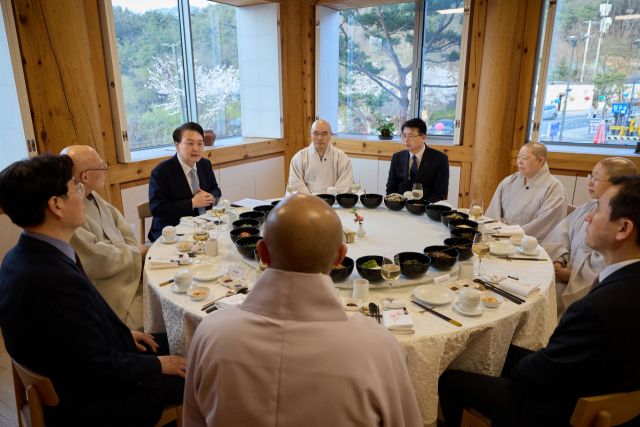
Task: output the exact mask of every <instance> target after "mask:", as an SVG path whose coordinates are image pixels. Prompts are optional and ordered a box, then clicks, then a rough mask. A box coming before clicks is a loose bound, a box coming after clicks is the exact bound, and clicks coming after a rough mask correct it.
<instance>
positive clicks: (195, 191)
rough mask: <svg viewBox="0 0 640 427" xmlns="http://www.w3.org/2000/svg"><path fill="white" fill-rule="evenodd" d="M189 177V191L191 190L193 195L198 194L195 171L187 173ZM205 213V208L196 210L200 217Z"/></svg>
mask: <svg viewBox="0 0 640 427" xmlns="http://www.w3.org/2000/svg"><path fill="white" fill-rule="evenodd" d="M189 175H190V176H191V189H192V190H193V195H194V196H195V195H196V194H198V178H197V177H196V170H195V169H193V168H191V172H189ZM205 212H206V210H205V208H198V213H199V214H200V215H202V214H204V213H205Z"/></svg>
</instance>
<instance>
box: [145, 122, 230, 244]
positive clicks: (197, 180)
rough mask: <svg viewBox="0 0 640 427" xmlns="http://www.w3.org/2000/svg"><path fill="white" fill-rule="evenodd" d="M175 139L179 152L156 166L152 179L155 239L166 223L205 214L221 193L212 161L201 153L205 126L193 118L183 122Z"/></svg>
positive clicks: (150, 184)
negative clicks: (194, 121)
mask: <svg viewBox="0 0 640 427" xmlns="http://www.w3.org/2000/svg"><path fill="white" fill-rule="evenodd" d="M173 142H174V144H175V146H176V150H177V151H178V153H177V154H176V155H175V156H173V157H172V158H170V159H169V160H165V161H164V162H162V163H160V164H159V165H158V166H156V167H155V168H154V169H153V170H152V171H151V178H150V179H149V208H150V209H151V215H153V221H152V222H151V230H149V240H150V241H152V242H155V241H156V240H157V239H158V238H159V237H160V236H161V235H162V229H163V228H164V227H167V226H170V225H173V226H175V225H178V224H179V223H180V218H181V217H183V216H198V215H202V214H203V213H205V212H206V210H207V209H210V208H211V206H212V205H213V204H214V201H216V200H219V199H220V196H221V195H222V193H221V192H220V187H218V183H217V182H216V177H215V175H214V174H213V170H212V169H211V162H210V161H209V160H207V159H205V158H203V157H202V152H203V151H204V130H202V127H201V126H200V125H199V124H197V123H193V122H188V123H185V124H183V125H182V126H180V127H179V128H177V129H176V130H175V131H174V132H173Z"/></svg>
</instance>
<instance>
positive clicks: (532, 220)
mask: <svg viewBox="0 0 640 427" xmlns="http://www.w3.org/2000/svg"><path fill="white" fill-rule="evenodd" d="M546 160H547V147H545V145H544V144H541V143H539V142H529V143H528V144H525V145H524V146H523V147H522V148H521V149H520V153H519V154H518V172H516V173H514V174H513V175H510V176H508V177H506V178H505V179H504V180H503V181H502V182H501V183H500V185H498V189H497V190H496V192H495V193H494V195H493V199H492V200H491V204H489V208H487V211H486V212H485V215H486V216H487V217H489V218H493V219H496V220H498V221H500V222H502V223H504V224H508V225H514V224H518V225H520V227H522V229H523V230H524V232H525V234H526V235H527V236H533V237H535V238H537V239H538V240H539V241H542V240H543V239H544V238H545V237H547V234H549V232H550V231H551V230H553V228H554V227H555V226H556V225H557V224H558V223H559V222H560V221H562V220H563V219H564V217H565V216H566V215H567V204H568V202H567V192H566V191H565V189H564V187H563V186H562V184H561V183H560V181H558V180H557V179H556V178H554V177H553V176H552V175H551V173H550V172H549V166H548V165H547V161H546Z"/></svg>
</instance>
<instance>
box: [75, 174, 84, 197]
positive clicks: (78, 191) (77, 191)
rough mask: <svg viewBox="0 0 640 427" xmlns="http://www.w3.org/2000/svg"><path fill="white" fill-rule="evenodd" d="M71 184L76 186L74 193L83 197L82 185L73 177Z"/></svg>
mask: <svg viewBox="0 0 640 427" xmlns="http://www.w3.org/2000/svg"><path fill="white" fill-rule="evenodd" d="M73 182H74V184H75V186H76V193H78V194H82V195H83V196H84V184H83V183H81V182H78V181H76V179H75V177H74V178H73Z"/></svg>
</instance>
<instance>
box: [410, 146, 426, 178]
mask: <svg viewBox="0 0 640 427" xmlns="http://www.w3.org/2000/svg"><path fill="white" fill-rule="evenodd" d="M415 156H416V158H417V161H418V169H420V162H421V161H422V156H424V144H422V150H420V152H419V153H418V154H416V155H415ZM411 166H413V153H412V152H411V151H409V170H408V171H407V176H408V177H410V176H411Z"/></svg>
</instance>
